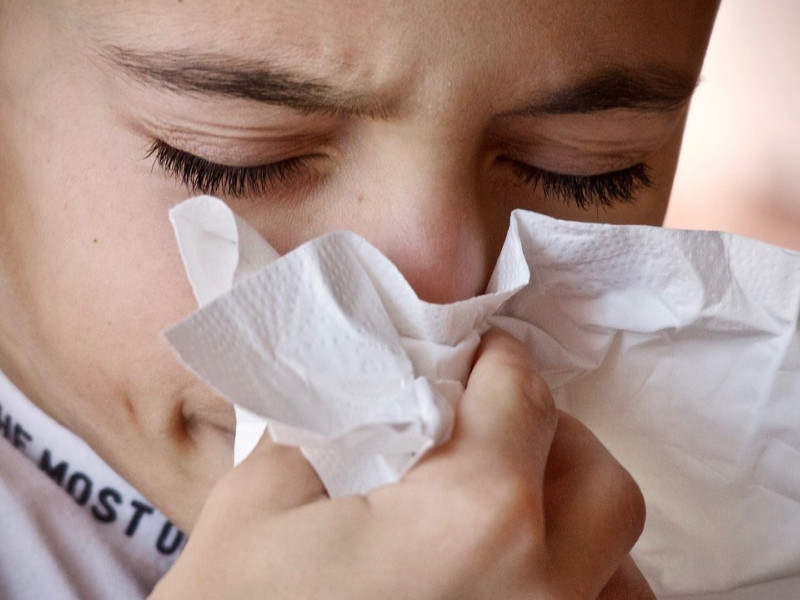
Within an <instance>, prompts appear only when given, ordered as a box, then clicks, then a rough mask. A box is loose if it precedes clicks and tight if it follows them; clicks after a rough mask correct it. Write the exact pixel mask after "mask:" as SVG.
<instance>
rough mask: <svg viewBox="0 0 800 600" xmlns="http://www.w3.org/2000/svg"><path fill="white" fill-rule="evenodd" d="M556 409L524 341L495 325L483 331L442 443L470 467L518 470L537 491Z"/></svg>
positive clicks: (540, 489) (488, 471)
mask: <svg viewBox="0 0 800 600" xmlns="http://www.w3.org/2000/svg"><path fill="white" fill-rule="evenodd" d="M557 420H558V414H557V411H556V409H555V405H554V403H553V399H552V396H551V395H550V391H549V389H548V388H547V384H546V383H545V382H544V380H543V379H542V378H541V377H540V376H539V375H538V374H537V373H536V370H535V369H534V366H533V364H532V361H531V359H530V358H529V356H528V353H527V351H526V350H525V347H524V345H523V344H522V343H521V342H520V341H518V340H517V339H516V338H514V337H513V336H511V335H510V334H508V333H506V332H503V331H501V330H498V329H492V330H489V331H488V332H487V333H486V334H484V336H483V339H482V341H481V345H480V347H479V349H478V352H477V354H476V360H475V365H474V367H473V369H472V373H471V374H470V377H469V381H468V382H467V388H466V390H465V392H464V395H463V397H462V399H461V403H460V405H459V408H458V412H457V416H456V424H455V428H454V432H453V437H452V439H451V441H450V442H449V443H448V444H447V445H446V447H445V448H444V449H443V450H444V451H446V452H452V453H454V455H457V456H458V457H459V460H462V461H463V463H464V464H465V468H468V469H469V470H470V471H471V472H476V471H477V472H480V470H481V469H486V471H485V472H486V473H494V474H503V473H513V474H514V476H515V477H519V476H520V475H521V476H522V477H523V478H524V479H525V481H526V482H527V483H528V485H529V486H530V488H531V490H532V491H533V492H534V493H535V495H537V496H541V492H542V489H543V481H544V472H545V466H546V463H547V457H548V453H549V450H550V445H551V443H552V440H553V435H554V433H555V430H556V424H557Z"/></svg>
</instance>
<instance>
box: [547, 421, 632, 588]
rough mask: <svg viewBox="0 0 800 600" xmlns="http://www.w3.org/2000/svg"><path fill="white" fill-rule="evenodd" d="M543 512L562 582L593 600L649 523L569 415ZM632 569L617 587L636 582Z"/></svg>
mask: <svg viewBox="0 0 800 600" xmlns="http://www.w3.org/2000/svg"><path fill="white" fill-rule="evenodd" d="M545 512H546V515H547V526H548V534H547V541H548V546H549V547H550V551H551V557H552V560H553V563H554V564H555V565H556V567H557V569H558V570H559V572H561V573H562V574H563V576H562V577H561V580H562V581H565V582H567V584H568V585H576V586H579V588H578V589H581V590H583V591H588V592H589V596H590V597H594V596H593V595H592V594H597V593H599V592H600V590H601V589H602V587H603V585H604V584H605V583H606V582H608V581H609V580H610V579H611V578H612V575H614V574H615V572H617V569H618V567H619V565H620V563H621V562H622V561H623V560H624V559H625V557H626V556H627V555H628V553H629V552H630V549H631V548H632V547H633V544H634V543H635V542H636V540H637V539H638V537H639V535H640V534H641V531H642V528H643V526H644V518H645V509H644V500H643V499H642V495H641V493H640V491H639V488H638V487H637V486H636V484H635V482H634V481H633V479H632V478H631V477H630V475H629V474H628V473H627V471H625V470H624V469H623V468H622V466H621V465H620V464H619V463H618V462H617V461H616V460H615V459H614V458H613V457H612V456H611V454H610V453H609V452H608V450H607V449H606V448H605V447H604V446H603V445H602V444H601V443H600V441H599V440H598V439H597V438H596V437H595V436H594V435H592V433H591V432H590V431H589V430H588V429H587V428H586V427H584V426H583V425H582V424H581V423H579V422H578V421H577V420H575V419H573V418H572V417H570V416H568V415H565V414H561V415H560V416H559V421H558V429H557V431H556V435H555V438H554V441H553V445H552V449H551V454H550V461H549V463H548V468H547V479H546V482H545ZM633 568H635V566H633V567H631V566H628V567H626V570H625V571H624V572H623V573H622V574H620V575H614V577H617V578H618V579H616V580H614V581H615V583H614V585H622V583H624V582H625V581H627V580H625V579H622V580H619V577H633V575H634V574H635V573H634V571H633V570H632V569H633ZM636 573H638V570H636ZM609 597H611V596H609ZM613 597H615V598H616V597H617V596H613ZM619 597H620V598H626V597H627V596H619Z"/></svg>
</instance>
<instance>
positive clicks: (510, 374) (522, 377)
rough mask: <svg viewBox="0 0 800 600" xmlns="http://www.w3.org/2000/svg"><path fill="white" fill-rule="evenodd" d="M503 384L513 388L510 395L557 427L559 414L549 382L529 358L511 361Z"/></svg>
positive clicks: (504, 373) (537, 415)
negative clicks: (529, 361) (534, 367)
mask: <svg viewBox="0 0 800 600" xmlns="http://www.w3.org/2000/svg"><path fill="white" fill-rule="evenodd" d="M502 385H503V386H504V387H506V388H508V389H509V390H511V393H510V394H508V397H510V398H518V399H519V401H521V402H523V403H524V405H525V409H526V410H527V411H529V412H531V413H532V414H533V415H535V417H536V418H537V420H539V421H540V422H545V423H547V424H548V425H551V426H552V427H553V428H555V425H556V422H557V419H558V416H557V411H556V407H555V402H554V401H553V395H552V394H551V393H550V388H549V386H548V385H547V382H546V381H545V380H544V379H543V378H542V377H541V376H540V375H539V374H538V373H537V372H536V371H535V370H534V369H533V368H532V367H531V365H529V364H528V362H527V360H523V359H521V358H520V359H517V360H512V361H509V362H508V363H507V368H506V369H505V370H504V372H503V382H502Z"/></svg>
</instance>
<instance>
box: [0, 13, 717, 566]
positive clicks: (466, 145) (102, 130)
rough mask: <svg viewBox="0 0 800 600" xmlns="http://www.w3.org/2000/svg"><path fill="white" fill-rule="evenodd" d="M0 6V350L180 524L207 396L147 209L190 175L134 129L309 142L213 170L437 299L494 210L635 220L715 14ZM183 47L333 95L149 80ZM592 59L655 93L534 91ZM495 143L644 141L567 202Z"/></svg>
mask: <svg viewBox="0 0 800 600" xmlns="http://www.w3.org/2000/svg"><path fill="white" fill-rule="evenodd" d="M0 7H1V8H0V28H2V29H0V146H1V147H2V148H3V153H2V154H0V280H1V281H0V368H1V369H2V370H3V371H4V372H5V373H6V374H7V375H8V376H9V377H11V379H12V380H13V381H14V382H15V383H16V384H17V385H18V386H19V387H20V388H21V389H22V390H23V391H24V392H25V393H26V394H27V395H28V397H30V398H31V399H32V400H33V401H34V402H35V403H36V404H38V405H39V406H40V407H42V408H43V409H44V410H45V411H46V412H47V413H49V414H50V415H52V416H53V417H54V418H55V419H56V420H58V421H59V422H61V423H62V424H64V425H65V426H66V427H68V428H70V429H72V430H73V431H75V432H76V433H77V434H78V435H80V436H81V437H82V438H84V439H85V440H87V442H88V443H89V444H90V445H91V446H92V447H93V448H95V450H96V451H97V452H98V453H99V454H100V455H101V456H102V457H103V458H105V459H106V461H107V462H108V463H109V464H110V465H111V466H112V467H114V468H115V469H116V470H117V471H119V472H120V473H121V474H122V475H123V476H124V477H126V478H127V479H128V480H129V481H130V482H131V483H132V484H133V485H135V486H136V487H137V488H138V489H139V490H141V492H142V493H144V494H145V495H146V496H148V497H149V498H150V499H151V501H153V502H154V503H155V504H156V505H157V506H159V507H160V508H161V510H163V511H164V512H165V513H166V514H167V516H169V517H170V518H171V519H172V520H173V521H174V522H175V523H177V524H178V525H179V526H180V527H182V528H183V529H184V530H186V531H191V530H192V529H193V527H194V525H195V523H196V522H197V520H198V517H199V516H200V515H201V510H203V506H204V503H205V502H206V499H207V497H208V496H209V493H210V491H211V490H212V488H214V486H215V484H216V483H217V482H218V481H219V480H220V478H221V477H222V476H223V475H224V474H225V473H226V472H228V471H229V470H230V463H231V436H232V431H233V415H232V410H231V409H230V407H229V406H228V405H227V404H226V403H225V402H224V401H223V400H222V399H220V398H218V397H215V396H214V395H213V394H212V393H211V392H210V391H209V390H207V389H206V388H205V387H204V386H203V385H202V384H200V383H199V382H197V381H195V380H194V379H193V377H192V376H191V375H190V374H188V373H187V372H186V371H184V370H183V369H182V367H181V366H180V365H179V364H178V363H177V361H176V360H175V358H174V357H173V355H172V354H171V352H170V351H169V349H168V347H167V346H166V343H165V342H164V340H163V339H162V338H161V337H160V331H162V330H163V329H165V328H167V327H168V326H170V325H171V324H173V323H175V322H176V321H178V320H180V319H181V318H182V317H184V316H186V315H187V314H188V313H190V312H191V311H192V310H194V309H195V308H196V306H195V302H194V300H193V297H192V294H191V291H190V288H189V285H188V282H187V281H186V279H185V276H184V274H183V268H182V266H181V263H180V259H179V256H178V252H177V247H176V245H175V242H174V240H173V235H172V232H171V228H170V225H169V223H168V221H167V218H166V214H167V210H168V209H169V207H170V206H172V205H174V204H175V203H176V202H179V201H180V200H182V199H184V198H186V197H187V196H189V195H190V194H191V193H192V190H190V189H188V188H187V186H185V185H183V184H182V182H181V181H180V178H179V177H175V176H174V174H173V175H171V174H169V173H165V172H164V171H163V169H161V167H160V166H159V165H158V164H154V160H153V158H152V157H150V158H149V159H148V158H145V155H146V153H147V149H148V148H149V147H150V146H151V144H152V143H153V142H154V140H156V139H160V140H162V141H163V142H165V143H167V144H169V145H170V146H172V147H175V148H178V149H179V150H182V151H186V152H191V153H194V154H196V155H198V156H201V157H202V158H204V159H206V160H210V161H213V162H216V163H221V164H226V165H232V166H240V167H247V166H253V165H260V164H265V163H272V162H274V161H278V160H282V159H287V158H291V157H294V156H313V158H312V159H311V160H309V161H308V163H307V167H306V168H304V170H303V171H302V172H303V175H302V176H299V177H296V178H289V179H287V180H286V182H282V183H281V182H279V183H278V184H277V185H272V186H269V187H268V188H267V189H266V190H262V191H259V193H246V194H244V195H242V196H240V197H235V196H234V195H231V194H225V193H224V192H225V190H215V191H217V193H219V194H220V195H222V196H223V197H225V199H226V200H227V201H228V202H229V203H230V205H231V206H232V208H233V209H234V210H236V211H237V212H239V213H240V214H242V215H243V216H244V217H245V218H247V219H248V220H249V221H250V222H251V223H252V224H253V225H254V226H255V227H257V228H258V229H259V231H260V232H261V233H262V234H263V235H264V236H265V237H266V238H267V239H268V240H269V241H270V242H271V243H272V244H273V245H274V246H275V247H277V248H278V249H279V250H282V251H286V250H288V249H290V248H292V247H294V246H296V245H298V244H300V243H301V242H303V241H305V240H307V239H310V238H312V237H314V236H317V235H319V234H322V233H324V232H326V231H330V230H336V229H349V230H353V231H356V232H358V233H360V234H362V235H363V236H365V237H366V238H367V239H369V240H370V241H371V242H372V243H373V244H375V245H376V246H377V247H378V248H380V249H381V250H382V251H383V252H384V253H385V254H386V255H387V256H388V257H389V258H391V259H392V260H393V261H394V262H395V263H396V264H397V265H398V267H399V268H400V269H401V271H402V272H403V273H404V274H405V276H406V277H407V279H408V280H409V282H411V283H412V285H413V286H414V287H415V289H416V290H417V292H418V294H419V295H420V296H421V297H423V298H425V299H427V300H431V301H436V302H450V301H454V300H457V299H460V298H465V297H469V296H471V295H474V294H476V293H479V292H480V291H481V290H482V289H483V287H484V286H485V284H486V282H487V280H488V277H489V274H490V272H491V269H492V267H493V265H494V261H495V259H496V256H497V255H498V253H499V250H500V246H501V244H502V240H503V237H504V235H505V232H506V229H507V224H508V217H509V213H510V211H511V210H513V209H514V208H526V209H530V210H537V211H540V212H544V213H547V214H550V215H553V216H557V217H561V218H568V219H576V220H590V221H603V222H609V223H646V224H653V225H658V224H660V223H661V221H662V219H663V216H664V213H665V210H666V206H667V201H668V198H669V193H670V187H671V182H672V177H673V175H674V171H675V167H676V162H677V157H678V151H679V148H680V141H681V135H682V131H683V124H684V121H685V116H686V110H687V107H688V96H689V91H690V89H691V84H692V83H693V82H694V81H695V79H696V77H697V75H698V73H699V71H700V67H701V64H702V59H703V55H704V52H705V47H706V44H707V41H708V36H709V33H710V29H711V26H712V23H713V18H714V14H715V12H716V3H714V2H708V1H695V2H688V1H686V2H684V1H682V2H666V1H665V2H656V3H653V2H635V1H633V0H619V1H613V2H604V3H597V2H592V1H589V0H586V1H573V2H568V3H565V2H558V1H556V0H540V1H536V2H534V1H530V2H523V1H520V2H507V3H501V4H500V5H498V4H497V3H492V2H482V1H479V0H471V1H469V2H411V1H410V2H380V1H379V0H364V1H361V2H356V1H353V2H348V3H346V4H344V5H343V4H342V3H341V2H337V3H328V2H324V1H322V0H299V1H296V2H292V3H286V2H277V1H272V0H269V1H258V2H256V1H255V0H253V1H247V0H243V1H240V2H233V1H231V2H210V1H208V2H203V1H194V0H191V1H190V0H186V1H184V2H180V1H179V2H171V3H166V2H161V1H153V2H145V1H142V2H137V3H129V2H121V1H119V2H117V1H106V0H104V1H103V2H100V1H97V2H91V1H88V0H87V1H84V2H66V1H64V2H61V1H57V0H52V1H42V2H36V3H28V2H22V1H17V0H6V2H4V3H2V4H0ZM120 49H123V50H122V51H120ZM187 54H193V55H196V54H204V55H203V56H200V57H199V58H198V57H197V56H195V57H194V58H192V59H191V60H190V62H192V64H193V65H195V66H196V65H197V64H198V63H203V65H206V63H214V64H216V65H217V66H219V63H220V62H223V63H224V64H225V65H227V66H229V67H230V66H231V65H234V66H235V67H236V68H239V67H243V66H245V67H248V68H252V67H253V66H254V65H255V64H256V63H257V64H258V66H259V68H261V69H262V70H263V69H267V68H269V69H272V70H277V71H280V72H281V73H283V74H285V73H289V74H291V75H292V77H293V78H294V79H300V80H303V81H311V82H314V83H320V82H322V83H324V84H325V86H326V89H327V90H328V92H330V93H329V94H328V95H329V96H331V97H329V98H327V99H325V98H323V99H322V100H320V99H319V98H317V100H318V101H319V102H322V103H323V104H324V102H327V101H330V100H332V99H338V100H341V99H342V98H343V97H345V96H346V97H347V100H346V102H345V104H346V106H345V107H341V106H340V107H339V109H338V110H332V109H328V110H323V111H317V110H310V109H311V108H312V107H311V106H306V107H305V110H295V109H291V108H287V107H283V106H276V105H274V104H271V103H265V102H258V101H255V100H252V99H244V98H233V97H228V96H227V95H225V94H223V93H220V92H219V89H217V91H216V92H209V91H208V90H205V91H203V90H199V89H195V90H194V91H193V92H191V93H187V92H186V91H185V90H184V91H180V90H176V89H168V87H167V86H165V85H164V79H165V78H166V79H169V78H170V77H171V78H172V84H173V88H174V87H175V82H174V78H175V73H176V72H186V69H185V68H184V67H185V65H181V64H177V65H176V68H175V69H172V70H171V71H170V70H169V69H166V70H165V68H164V64H165V63H163V62H162V63H158V64H155V65H154V64H153V60H152V59H153V57H157V58H158V57H160V58H161V59H163V58H164V57H167V58H168V59H169V60H170V61H181V60H184V61H185V60H186V56H187ZM209 55H215V56H216V58H213V57H210V56H209ZM220 57H222V58H221V59H220ZM156 62H157V61H156ZM120 63H124V64H120ZM145 63H146V64H145ZM168 64H170V65H171V64H172V63H168ZM206 66H208V65H206ZM212 66H213V64H212ZM156 67H157V68H156ZM603 69H606V70H608V69H612V70H614V71H615V72H617V73H630V72H638V71H642V70H645V71H648V72H653V71H654V70H655V71H657V72H659V73H663V72H668V73H670V74H671V78H667V79H669V82H668V85H662V86H661V88H662V89H661V90H660V91H661V95H660V101H654V102H650V101H647V102H642V103H640V105H637V106H634V107H632V108H631V107H627V108H619V107H617V105H618V104H620V102H619V101H616V100H614V99H613V98H612V101H610V102H606V103H605V104H603V105H602V106H599V107H598V106H595V107H593V108H592V107H588V108H587V107H585V106H584V107H582V108H581V110H580V111H579V112H574V111H572V112H570V111H567V112H566V113H564V109H565V105H564V102H561V104H560V105H559V111H556V112H557V113H558V114H551V113H552V112H553V111H548V110H547V107H548V106H550V107H551V108H552V107H553V106H554V104H553V100H554V99H556V100H558V99H559V98H561V99H562V100H563V98H564V93H563V92H564V90H565V89H569V88H572V87H574V86H575V85H576V84H578V83H580V82H581V81H585V80H586V79H587V78H591V77H593V76H595V75H596V74H597V73H599V72H600V71H602V70H603ZM170 73H171V74H170ZM673 79H674V80H675V81H673ZM681 82H683V83H682V84H681ZM686 82H689V85H688V91H687V85H686ZM606 83H608V82H606ZM218 87H219V86H218ZM606 88H609V89H611V90H612V92H613V91H614V90H615V89H616V88H615V87H614V86H613V85H611V86H610V87H609V86H604V87H603V89H606ZM663 88H666V90H665V89H663ZM617 91H619V90H617ZM665 92H670V93H672V96H673V97H672V99H671V100H670V99H668V98H665V96H669V95H670V93H665ZM618 95H621V96H624V94H618ZM612 96H613V94H612ZM573 97H574V94H573ZM617 100H619V99H617ZM323 101H324V102H323ZM319 102H318V103H319ZM532 104H533V105H536V106H537V110H536V111H533V112H532V113H531V111H528V112H529V113H531V114H523V115H520V114H513V113H515V111H517V112H519V111H520V110H522V109H523V108H524V107H529V106H530V105H532ZM556 104H558V103H556ZM567 104H568V103H567ZM543 108H544V110H542V109H543ZM566 108H567V109H569V106H566ZM343 109H348V110H347V111H345V110H343ZM517 163H525V164H528V165H532V166H534V167H537V168H539V169H544V170H548V171H554V172H557V173H562V174H566V175H576V176H589V175H597V174H602V173H607V172H611V171H618V170H621V169H627V168H629V167H632V166H633V165H637V164H639V163H644V164H646V165H647V169H648V174H649V177H650V179H651V181H652V185H651V186H649V187H648V186H640V187H639V188H638V189H636V190H635V193H634V194H633V196H634V197H633V199H632V201H631V202H625V203H623V202H617V203H615V204H614V205H613V206H611V207H605V206H600V205H590V206H589V207H588V208H587V207H580V206H578V205H576V204H575V203H574V202H573V201H569V200H568V199H567V200H565V199H564V198H560V197H558V194H555V193H552V192H551V193H546V190H545V186H543V185H539V186H538V187H534V186H532V185H526V184H525V183H524V182H523V181H522V180H521V179H520V177H519V176H518V173H517V171H516V170H515V168H514V166H513V165H514V164H517ZM212 191H214V190H212ZM497 368H498V369H501V370H502V368H501V367H497ZM154 465H158V466H157V468H155V467H154ZM276 468H277V467H276ZM313 488H314V485H313V484H312V485H311V489H313ZM312 496H313V494H312ZM205 514H208V511H206V513H205ZM208 519H210V520H212V521H213V518H212V517H208ZM195 537H196V536H195ZM631 543H632V542H631ZM623 545H625V544H623ZM620 560H621V559H620ZM617 562H619V561H617ZM613 571H614V569H611V571H610V572H609V575H607V576H606V581H607V580H608V576H610V573H613Z"/></svg>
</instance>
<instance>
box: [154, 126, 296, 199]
mask: <svg viewBox="0 0 800 600" xmlns="http://www.w3.org/2000/svg"><path fill="white" fill-rule="evenodd" d="M150 157H153V158H154V165H158V166H159V167H161V168H162V169H163V170H164V171H166V172H167V173H169V174H171V175H175V176H176V177H178V178H179V179H180V180H181V182H182V183H183V185H184V186H186V187H187V188H189V189H190V190H192V191H193V192H202V193H204V194H211V195H217V194H222V195H224V196H229V197H231V198H238V197H241V196H247V195H254V196H257V195H260V194H264V193H266V192H268V191H270V190H271V189H272V188H273V187H274V186H277V185H281V184H288V183H291V182H292V181H293V180H294V179H295V178H296V177H300V176H302V175H304V174H306V170H307V167H308V165H307V162H308V160H309V159H310V157H300V156H298V157H294V158H286V159H284V160H280V161H276V162H273V163H269V164H266V165H257V166H253V167H231V166H228V165H220V164H217V163H213V162H211V161H209V160H206V159H204V158H200V157H199V156H195V155H193V154H189V153H188V152H184V151H182V150H178V149H176V148H173V147H172V146H170V145H169V144H167V143H165V142H162V141H161V140H155V141H154V142H153V143H152V144H151V145H150V148H148V150H147V154H146V155H145V158H150Z"/></svg>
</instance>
